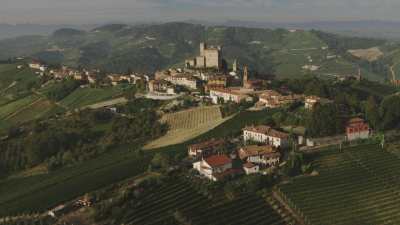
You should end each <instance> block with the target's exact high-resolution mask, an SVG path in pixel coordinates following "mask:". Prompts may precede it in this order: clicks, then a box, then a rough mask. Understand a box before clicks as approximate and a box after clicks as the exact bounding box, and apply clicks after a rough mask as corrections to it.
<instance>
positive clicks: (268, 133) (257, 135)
mask: <svg viewBox="0 0 400 225" xmlns="http://www.w3.org/2000/svg"><path fill="white" fill-rule="evenodd" d="M243 139H244V141H245V142H247V141H254V142H258V143H266V144H268V145H271V146H274V147H276V148H278V147H283V148H284V147H287V146H289V134H287V133H284V132H281V131H277V130H275V129H272V128H271V127H269V126H264V125H261V126H250V127H246V128H244V129H243Z"/></svg>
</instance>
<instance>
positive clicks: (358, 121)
mask: <svg viewBox="0 0 400 225" xmlns="http://www.w3.org/2000/svg"><path fill="white" fill-rule="evenodd" d="M364 122H365V121H364V120H363V119H361V118H353V119H351V120H349V122H348V123H349V124H351V123H364Z"/></svg>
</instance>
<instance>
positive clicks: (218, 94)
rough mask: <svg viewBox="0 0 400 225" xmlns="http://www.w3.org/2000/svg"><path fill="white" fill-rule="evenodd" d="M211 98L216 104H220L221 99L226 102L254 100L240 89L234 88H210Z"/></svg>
mask: <svg viewBox="0 0 400 225" xmlns="http://www.w3.org/2000/svg"><path fill="white" fill-rule="evenodd" d="M210 98H211V99H212V102H213V103H214V104H218V100H219V99H223V100H224V102H236V103H240V102H241V101H251V100H252V98H251V97H250V96H249V95H246V94H243V93H240V91H239V90H236V89H233V88H212V89H210Z"/></svg>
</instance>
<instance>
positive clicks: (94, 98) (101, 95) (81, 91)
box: [60, 86, 122, 109]
mask: <svg viewBox="0 0 400 225" xmlns="http://www.w3.org/2000/svg"><path fill="white" fill-rule="evenodd" d="M121 94H122V88H121V87H119V86H116V87H107V88H78V89H77V90H75V91H74V92H73V93H71V94H70V95H68V96H67V97H65V98H64V99H63V100H62V101H61V102H60V104H61V105H63V106H65V107H67V108H70V109H75V108H81V107H84V106H87V105H92V104H95V103H98V102H101V101H106V100H110V99H112V98H114V97H116V96H119V95H121Z"/></svg>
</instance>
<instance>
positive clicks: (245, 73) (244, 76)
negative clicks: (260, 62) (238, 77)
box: [243, 66, 249, 87]
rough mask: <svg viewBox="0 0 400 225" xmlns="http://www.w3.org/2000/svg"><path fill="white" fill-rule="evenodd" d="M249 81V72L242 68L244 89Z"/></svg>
mask: <svg viewBox="0 0 400 225" xmlns="http://www.w3.org/2000/svg"><path fill="white" fill-rule="evenodd" d="M248 80H249V71H248V68H247V66H244V68H243V87H246V85H247V81H248Z"/></svg>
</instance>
